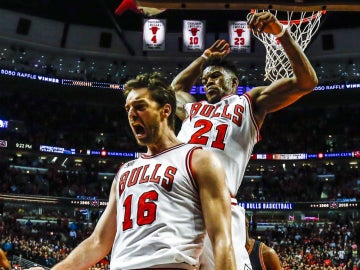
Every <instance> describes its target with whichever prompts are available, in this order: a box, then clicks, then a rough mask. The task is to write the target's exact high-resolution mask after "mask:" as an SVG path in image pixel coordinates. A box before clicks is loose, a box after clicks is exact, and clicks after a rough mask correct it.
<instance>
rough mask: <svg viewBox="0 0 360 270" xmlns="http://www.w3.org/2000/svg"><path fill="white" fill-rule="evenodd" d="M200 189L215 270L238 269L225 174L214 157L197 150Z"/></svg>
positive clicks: (197, 177)
mask: <svg viewBox="0 0 360 270" xmlns="http://www.w3.org/2000/svg"><path fill="white" fill-rule="evenodd" d="M192 167H193V168H194V173H195V177H196V179H197V183H198V185H199V193H200V200H201V205H202V210H203V213H204V219H205V225H206V229H207V232H208V235H209V238H210V240H211V244H212V248H213V253H214V258H215V268H216V269H217V270H220V269H223V270H233V269H236V263H235V255H234V250H233V246H232V238H231V209H230V207H231V201H230V192H229V190H228V188H227V186H226V183H225V172H224V169H223V167H222V165H221V162H220V160H219V159H218V158H217V157H216V156H215V154H214V153H212V152H208V151H204V150H197V151H195V152H194V155H193V159H192Z"/></svg>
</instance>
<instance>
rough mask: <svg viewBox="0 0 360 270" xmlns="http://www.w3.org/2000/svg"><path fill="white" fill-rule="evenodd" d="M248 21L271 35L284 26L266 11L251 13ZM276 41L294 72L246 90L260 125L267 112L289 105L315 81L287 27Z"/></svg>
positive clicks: (311, 68) (306, 60)
mask: <svg viewBox="0 0 360 270" xmlns="http://www.w3.org/2000/svg"><path fill="white" fill-rule="evenodd" d="M248 25H249V28H250V29H253V30H254V31H257V32H266V33H269V34H273V35H278V34H279V33H281V32H282V31H283V27H284V26H282V24H281V23H280V22H279V21H278V20H277V19H276V17H275V16H274V15H273V14H271V13H270V12H260V13H255V14H253V16H251V17H250V20H249V22H248ZM279 41H280V42H281V45H282V46H283V48H284V50H285V52H286V55H287V56H288V58H289V60H290V63H291V66H292V69H293V71H294V76H293V77H291V78H284V79H279V80H277V81H274V82H273V83H272V84H270V85H269V86H261V87H256V88H254V89H252V90H251V91H250V92H249V94H250V95H251V96H252V99H253V102H254V112H255V118H256V120H257V123H258V125H259V126H261V125H262V122H263V120H264V118H265V115H266V114H267V113H271V112H274V111H277V110H280V109H282V108H284V107H287V106H289V105H291V104H292V103H294V102H295V101H297V100H298V99H299V98H301V97H302V96H304V95H306V94H309V93H310V92H312V91H313V89H314V88H315V86H316V85H317V83H318V79H317V76H316V73H315V71H314V69H313V67H312V65H311V63H310V61H309V60H308V58H307V57H306V55H305V53H304V52H303V51H302V49H301V48H300V46H299V45H298V44H297V43H296V41H295V40H294V39H293V38H292V37H291V35H290V33H289V32H288V31H287V30H286V31H285V32H284V33H283V35H282V36H281V37H279Z"/></svg>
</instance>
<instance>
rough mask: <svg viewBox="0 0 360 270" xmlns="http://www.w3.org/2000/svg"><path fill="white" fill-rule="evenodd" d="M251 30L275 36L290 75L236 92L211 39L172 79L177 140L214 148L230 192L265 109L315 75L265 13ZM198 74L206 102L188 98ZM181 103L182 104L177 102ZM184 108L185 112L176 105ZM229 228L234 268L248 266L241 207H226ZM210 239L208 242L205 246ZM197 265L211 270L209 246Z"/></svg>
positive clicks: (291, 97) (223, 45)
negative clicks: (178, 124) (229, 212)
mask: <svg viewBox="0 0 360 270" xmlns="http://www.w3.org/2000/svg"><path fill="white" fill-rule="evenodd" d="M248 24H249V27H250V28H251V29H256V30H257V31H259V32H266V33H270V34H273V35H277V36H281V35H279V33H282V36H281V37H279V41H280V42H281V44H282V46H283V48H284V50H285V52H286V54H287V56H288V58H289V60H290V62H291V65H292V68H293V71H294V76H293V77H291V78H284V79H279V80H277V81H274V82H273V83H271V84H270V85H268V86H259V87H255V88H253V89H251V90H250V91H249V92H247V93H246V94H244V95H242V96H237V95H236V93H237V88H238V84H239V80H238V78H237V76H236V74H237V72H236V68H235V67H234V66H232V65H230V64H229V63H227V62H225V61H224V60H223V58H224V57H225V56H226V55H227V54H228V53H229V44H228V43H227V42H226V41H224V40H218V41H216V42H215V43H214V44H213V45H212V46H211V47H210V48H208V49H206V50H205V51H204V53H203V55H202V56H201V57H199V58H197V59H195V60H194V61H193V62H192V63H191V64H190V65H189V66H188V67H186V68H185V69H184V70H183V71H182V72H180V73H179V74H178V75H177V76H176V77H175V79H174V80H173V82H172V86H173V87H174V89H175V91H176V92H177V100H178V104H177V109H178V111H177V115H178V117H179V118H180V119H181V120H183V123H182V127H181V130H180V132H179V134H178V138H179V139H180V140H182V141H183V142H187V143H191V144H195V145H201V146H204V147H208V148H209V149H211V150H213V151H214V152H216V153H217V154H218V155H219V157H220V159H221V160H222V163H223V165H224V167H225V171H226V176H227V179H226V183H227V186H228V188H229V189H230V191H231V193H232V196H234V197H235V195H236V193H237V191H238V189H239V187H240V185H241V181H242V178H243V176H244V173H245V169H246V166H247V163H248V161H249V159H250V156H251V153H252V150H253V147H254V145H255V144H256V143H257V142H258V141H259V139H260V135H259V131H260V128H261V126H262V124H263V121H264V119H265V117H266V115H267V114H268V113H271V112H274V111H277V110H280V109H282V108H284V107H286V106H289V105H290V104H292V103H294V102H295V101H296V100H298V99H299V98H301V97H302V96H304V95H306V94H308V93H310V92H312V90H313V89H314V87H315V86H316V85H317V77H316V74H315V72H314V69H313V67H312V66H311V64H310V62H309V61H308V59H307V57H306V56H305V54H304V53H303V51H302V50H301V48H300V47H299V46H298V44H297V43H296V42H295V41H294V39H293V38H292V37H291V36H290V34H289V33H288V31H287V30H285V31H283V30H284V29H283V28H282V27H283V26H282V25H281V23H280V22H279V21H278V20H277V19H276V18H275V16H274V15H273V14H271V13H269V12H261V13H255V14H254V15H253V16H252V17H251V19H250V21H249V22H248ZM200 77H201V81H202V84H203V85H204V89H205V93H206V99H207V101H202V102H195V103H188V104H186V105H185V106H184V104H185V103H186V102H189V101H191V100H194V98H191V96H190V95H189V94H187V92H189V91H190V89H191V88H192V86H193V85H194V84H195V83H196V82H197V80H198V79H199V78H200ZM181 103H182V104H181ZM181 108H184V110H185V112H184V111H182V110H181ZM232 215H233V222H232V232H233V245H234V250H235V256H236V259H237V262H236V263H237V269H238V270H243V269H250V268H251V265H250V261H249V256H248V253H247V251H246V249H245V239H246V227H245V211H244V209H243V208H241V207H239V206H234V207H232ZM209 246H210V244H209V245H208V247H209ZM202 258H203V260H202V262H203V264H202V269H204V270H209V269H214V263H213V260H212V259H211V258H212V254H211V248H209V249H206V246H205V251H204V254H203V256H202Z"/></svg>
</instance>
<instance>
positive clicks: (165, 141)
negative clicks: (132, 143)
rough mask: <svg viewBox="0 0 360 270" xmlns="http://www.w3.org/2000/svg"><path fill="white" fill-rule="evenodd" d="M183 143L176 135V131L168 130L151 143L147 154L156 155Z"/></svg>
mask: <svg viewBox="0 0 360 270" xmlns="http://www.w3.org/2000/svg"><path fill="white" fill-rule="evenodd" d="M181 143H182V142H181V141H180V140H179V139H178V138H177V137H176V136H175V134H174V132H168V133H167V134H164V135H163V136H161V137H159V139H158V140H157V141H156V142H154V143H153V144H149V145H148V146H147V153H146V154H147V155H151V156H152V155H156V154H159V153H161V152H163V151H165V150H167V149H169V148H172V147H174V146H176V145H179V144H181Z"/></svg>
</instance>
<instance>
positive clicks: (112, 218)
mask: <svg viewBox="0 0 360 270" xmlns="http://www.w3.org/2000/svg"><path fill="white" fill-rule="evenodd" d="M115 186H116V185H115V181H114V182H113V184H112V187H111V192H110V197H109V203H108V205H107V207H106V208H105V211H104V213H103V214H102V215H101V218H100V219H99V221H98V223H97V224H96V227H95V229H94V231H93V233H92V234H91V235H90V237H88V238H87V239H85V240H84V241H83V242H81V243H80V244H79V245H78V246H77V247H76V248H75V249H74V250H73V251H72V252H71V253H70V254H69V255H68V256H67V257H66V259H64V260H63V261H61V262H60V263H58V264H57V265H55V266H54V268H52V269H53V270H64V269H67V270H81V269H84V270H87V269H89V267H91V266H92V265H94V264H95V263H97V262H98V261H99V260H101V259H102V258H104V257H105V256H106V255H107V254H108V253H109V252H110V250H111V248H112V244H113V242H114V237H115V234H116V199H115V198H116V196H115V194H116V193H115V190H116V189H115Z"/></svg>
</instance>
